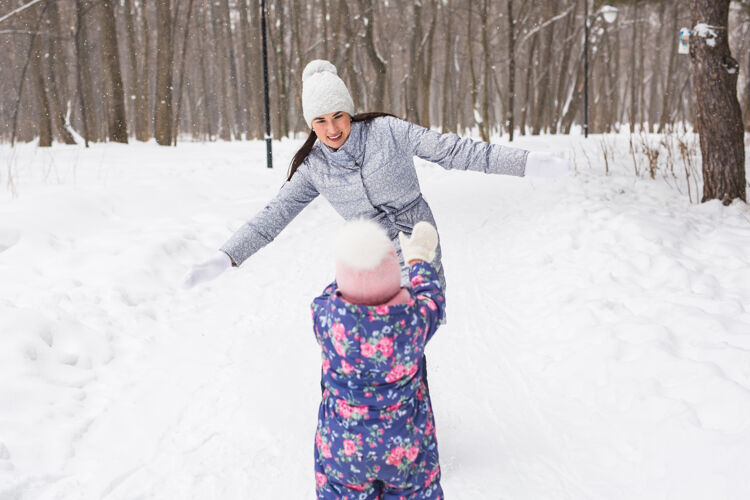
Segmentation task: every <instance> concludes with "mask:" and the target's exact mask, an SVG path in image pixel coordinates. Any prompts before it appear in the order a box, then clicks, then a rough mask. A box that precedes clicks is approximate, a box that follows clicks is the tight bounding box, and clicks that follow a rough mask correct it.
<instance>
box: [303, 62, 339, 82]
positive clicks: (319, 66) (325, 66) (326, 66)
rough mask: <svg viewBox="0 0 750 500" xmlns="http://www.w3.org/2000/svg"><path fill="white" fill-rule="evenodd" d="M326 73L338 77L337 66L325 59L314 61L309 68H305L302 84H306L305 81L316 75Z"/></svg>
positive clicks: (308, 65) (309, 64)
mask: <svg viewBox="0 0 750 500" xmlns="http://www.w3.org/2000/svg"><path fill="white" fill-rule="evenodd" d="M326 71H327V72H329V73H333V74H334V75H338V72H337V71H336V66H334V65H333V64H331V63H330V62H328V61H326V60H324V59H315V60H314V61H310V62H309V63H308V64H307V66H305V70H304V71H303V72H302V82H303V83H304V82H305V80H307V79H308V78H310V77H311V76H313V75H314V74H316V73H325V72H326Z"/></svg>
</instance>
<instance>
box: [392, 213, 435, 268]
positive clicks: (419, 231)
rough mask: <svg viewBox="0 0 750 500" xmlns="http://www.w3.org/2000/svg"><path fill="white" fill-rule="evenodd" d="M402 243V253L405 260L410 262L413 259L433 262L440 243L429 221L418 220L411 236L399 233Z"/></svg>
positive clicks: (399, 239)
mask: <svg viewBox="0 0 750 500" xmlns="http://www.w3.org/2000/svg"><path fill="white" fill-rule="evenodd" d="M398 241H399V242H400V243H401V254H402V255H403V256H404V262H406V263H407V264H410V263H411V261H413V260H423V261H425V262H432V259H434V258H435V249H436V248H437V244H438V234H437V231H436V230H435V228H434V227H433V226H432V224H430V223H429V222H424V221H422V222H417V223H416V224H415V225H414V229H412V232H411V236H406V235H405V234H404V233H398Z"/></svg>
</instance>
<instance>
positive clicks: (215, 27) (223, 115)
mask: <svg viewBox="0 0 750 500" xmlns="http://www.w3.org/2000/svg"><path fill="white" fill-rule="evenodd" d="M211 31H212V33H213V35H214V58H213V61H214V64H216V65H218V66H219V71H220V76H219V78H220V80H219V81H218V82H216V86H217V87H218V88H219V92H218V95H217V98H218V99H219V102H220V105H219V125H218V126H219V137H221V139H222V140H224V141H231V140H232V130H233V129H234V126H233V124H232V113H231V106H230V104H229V100H230V99H229V92H228V91H227V82H228V80H229V76H228V75H227V59H226V57H224V54H225V51H224V44H223V42H222V38H223V37H222V33H223V30H222V29H221V20H220V17H219V13H218V9H217V7H216V3H215V2H211Z"/></svg>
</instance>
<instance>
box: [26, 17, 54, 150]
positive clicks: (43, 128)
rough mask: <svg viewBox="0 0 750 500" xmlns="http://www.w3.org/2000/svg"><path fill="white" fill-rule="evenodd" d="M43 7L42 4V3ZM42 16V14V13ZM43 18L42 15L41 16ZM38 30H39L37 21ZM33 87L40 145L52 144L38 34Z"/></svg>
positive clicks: (33, 50)
mask: <svg viewBox="0 0 750 500" xmlns="http://www.w3.org/2000/svg"><path fill="white" fill-rule="evenodd" d="M40 8H41V5H40ZM40 16H41V15H40ZM40 20H41V17H40ZM35 29H36V31H38V30H39V23H37V26H36V28H35ZM31 44H32V48H31V62H30V65H31V75H30V76H31V82H30V83H31V87H32V89H34V94H33V97H34V101H35V103H34V108H35V110H36V125H37V133H38V134H39V147H43V148H45V147H50V146H52V119H51V118H50V108H49V99H48V97H47V88H46V87H47V84H46V78H45V77H44V70H43V69H42V60H43V59H44V54H43V53H42V40H41V37H40V36H38V35H34V36H32V38H31Z"/></svg>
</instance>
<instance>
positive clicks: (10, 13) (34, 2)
mask: <svg viewBox="0 0 750 500" xmlns="http://www.w3.org/2000/svg"><path fill="white" fill-rule="evenodd" d="M41 1H42V0H31V2H29V3H27V4H26V5H22V6H20V7H18V8H17V9H15V10H12V11H10V12H8V13H7V14H5V15H4V16H3V17H0V23H1V22H3V21H5V20H6V19H8V18H9V17H11V16H14V15H16V14H18V13H19V12H22V11H24V10H26V9H28V8H29V7H31V6H32V5H34V4H37V3H39V2H41Z"/></svg>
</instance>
